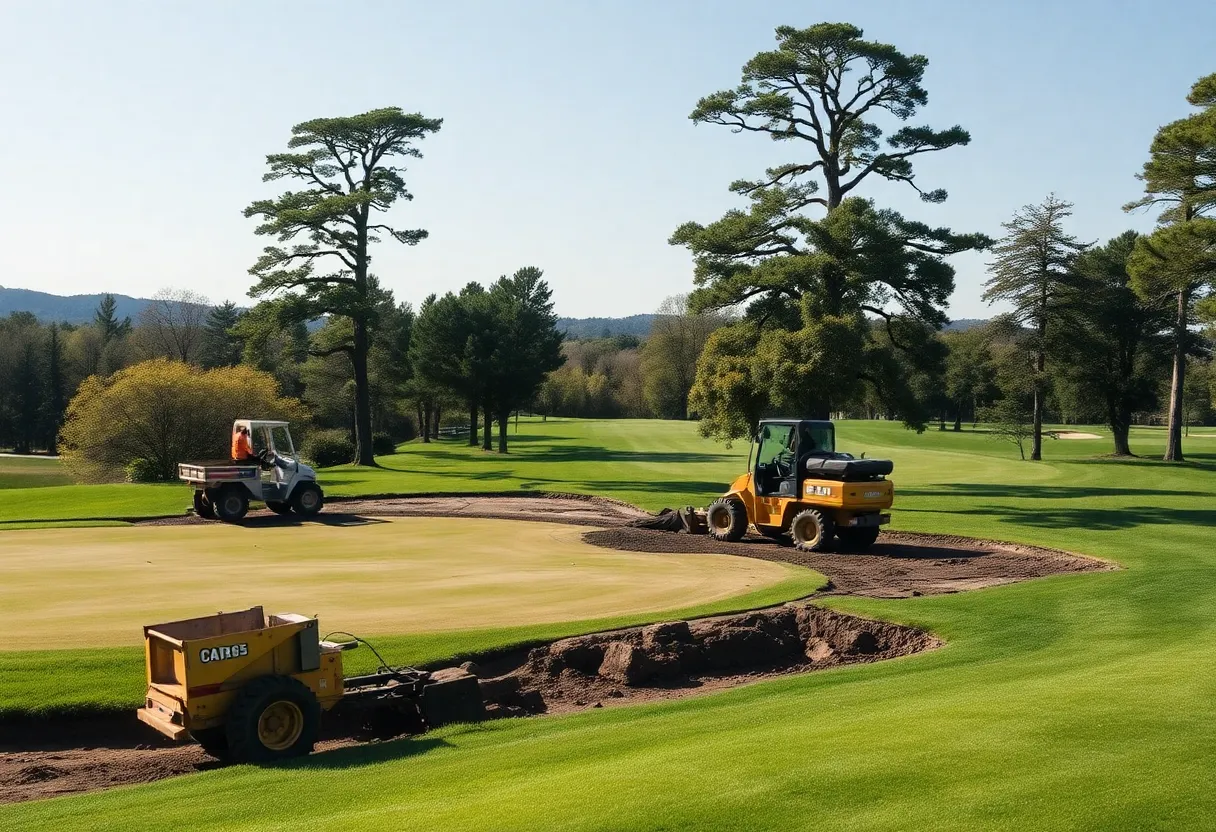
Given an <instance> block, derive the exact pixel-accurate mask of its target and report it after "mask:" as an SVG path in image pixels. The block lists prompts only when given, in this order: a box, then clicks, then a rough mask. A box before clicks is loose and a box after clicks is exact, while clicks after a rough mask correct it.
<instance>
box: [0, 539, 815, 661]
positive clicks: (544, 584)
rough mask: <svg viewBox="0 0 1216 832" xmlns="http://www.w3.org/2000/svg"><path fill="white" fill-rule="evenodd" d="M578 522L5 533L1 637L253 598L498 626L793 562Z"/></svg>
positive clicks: (23, 644) (374, 618)
mask: <svg viewBox="0 0 1216 832" xmlns="http://www.w3.org/2000/svg"><path fill="white" fill-rule="evenodd" d="M585 531H586V529H585V528H576V527H571V526H562V525H556V524H552V523H534V522H520V521H508V520H479V519H472V518H392V519H370V518H369V519H368V520H367V522H365V523H362V524H358V525H324V524H319V523H318V524H306V525H303V526H285V527H260V528H256V527H255V528H242V527H239V526H228V525H221V524H208V525H201V526H152V527H134V528H105V529H53V530H42V531H14V532H8V533H5V534H4V535H3V537H2V538H0V609H3V610H5V612H6V613H7V614H9V615H11V616H13V618H14V620H15V621H17V622H19V623H18V624H17V626H16V629H15V631H14V630H13V628H12V627H11V626H10V630H9V631H10V633H14V634H15V635H17V636H19V638H16V639H14V640H13V641H12V642H11V643H10V644H9V645H8V647H7V648H6V649H10V650H11V649H14V648H17V649H21V650H51V649H60V648H75V647H109V646H119V645H137V644H140V643H141V639H142V631H141V629H140V628H141V627H142V626H143V625H145V624H154V623H158V622H161V621H166V620H171V619H176V618H186V617H191V616H195V615H206V614H210V613H212V612H215V611H217V610H221V609H222V610H233V609H239V608H244V607H248V606H254V605H257V604H261V605H264V606H265V608H266V611H267V612H268V613H274V612H289V611H290V612H299V613H303V614H306V615H319V616H320V619H321V623H322V627H323V628H324V629H326V631H329V630H339V629H340V630H348V631H351V632H354V633H356V634H357V635H361V636H362V635H368V636H371V635H377V634H403V633H419V632H435V631H445V630H461V629H472V628H479V629H485V628H504V627H516V626H522V625H535V624H544V623H549V622H559V621H573V620H578V619H590V618H600V617H608V616H627V615H634V614H641V613H648V612H650V613H653V612H658V611H661V610H667V609H675V608H680V607H689V606H694V605H697V604H704V603H711V602H714V601H719V600H722V599H725V598H729V597H732V596H738V595H743V594H747V593H751V592H754V591H756V590H760V589H764V588H767V587H771V586H774V585H776V584H778V583H780V582H782V581H784V580H786V579H787V578H790V577H791V576H792V575H794V574H795V573H805V570H799V569H796V568H795V567H789V566H785V565H782V564H774V563H768V562H764V561H757V560H752V559H749V558H735V557H729V556H725V555H645V554H630V553H625V552H614V551H609V550H605V549H600V548H597V547H594V546H590V545H587V544H584V543H582V542H581V541H580V535H581V534H582V533H583V532H585Z"/></svg>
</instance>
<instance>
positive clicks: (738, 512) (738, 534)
mask: <svg viewBox="0 0 1216 832" xmlns="http://www.w3.org/2000/svg"><path fill="white" fill-rule="evenodd" d="M705 524H706V525H707V526H708V527H709V533H710V535H711V536H712V537H713V538H714V540H725V541H727V542H728V543H734V542H735V541H736V540H742V539H743V535H745V534H747V509H746V508H744V507H743V503H741V502H740V501H738V500H734V499H731V498H730V497H719V498H718V499H716V500H714V501H713V502H712V503H710V504H709V508H708V509H707V510H706V512H705Z"/></svg>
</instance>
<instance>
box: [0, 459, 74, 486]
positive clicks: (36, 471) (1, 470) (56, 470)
mask: <svg viewBox="0 0 1216 832" xmlns="http://www.w3.org/2000/svg"><path fill="white" fill-rule="evenodd" d="M71 482H72V478H71V477H69V476H68V474H67V472H66V471H64V470H63V466H62V465H60V464H59V460H57V459H53V458H48V457H37V456H31V457H19V456H0V490H4V489H9V488H41V487H46V486H52V485H68V484H70V483H71Z"/></svg>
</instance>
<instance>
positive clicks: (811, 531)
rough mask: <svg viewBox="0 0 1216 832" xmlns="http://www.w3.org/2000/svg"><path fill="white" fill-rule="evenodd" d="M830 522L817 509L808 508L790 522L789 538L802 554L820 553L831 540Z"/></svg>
mask: <svg viewBox="0 0 1216 832" xmlns="http://www.w3.org/2000/svg"><path fill="white" fill-rule="evenodd" d="M833 531H834V529H833V528H832V521H831V520H830V519H829V518H827V517H825V516H824V514H823V512H821V511H819V510H818V509H813V508H808V509H807V510H806V511H800V512H798V513H797V514H795V515H794V519H793V520H791V521H790V537H792V538H794V545H795V546H796V547H798V548H799V549H801V550H802V551H804V552H822V551H823V550H824V549H826V548H827V545H828V543H829V542H830V541H831V540H832V533H833Z"/></svg>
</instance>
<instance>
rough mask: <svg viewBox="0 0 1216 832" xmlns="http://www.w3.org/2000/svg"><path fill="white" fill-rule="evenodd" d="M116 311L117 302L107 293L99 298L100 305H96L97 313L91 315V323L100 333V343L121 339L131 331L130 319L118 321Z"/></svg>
mask: <svg viewBox="0 0 1216 832" xmlns="http://www.w3.org/2000/svg"><path fill="white" fill-rule="evenodd" d="M117 309H118V301H116V300H114V296H113V295H111V294H109V293H107V294H104V295H102V296H101V303H99V304H98V305H97V311H95V312H94V313H93V323H94V324H95V325H96V326H97V328H98V329H99V330H100V331H101V340H102V343H106V344H108V343H109V342H110V341H111V340H113V339H115V338H122V337H123V336H125V335H127V334H128V333H129V332H130V331H131V319H130V318H129V317H127V318H123V319H122V320H121V321H120V320H118V315H117V314H116V311H117Z"/></svg>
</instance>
